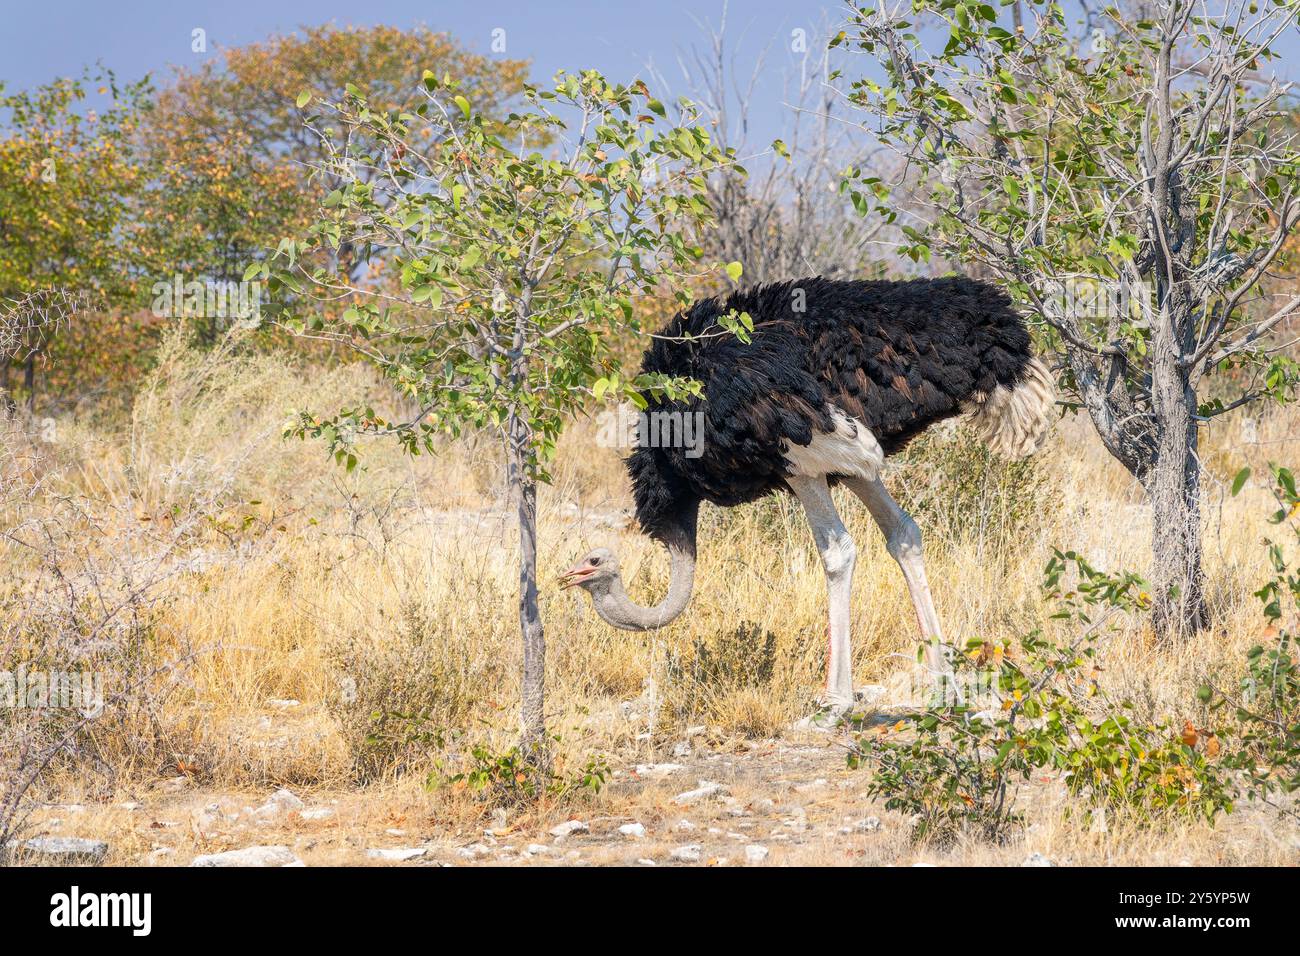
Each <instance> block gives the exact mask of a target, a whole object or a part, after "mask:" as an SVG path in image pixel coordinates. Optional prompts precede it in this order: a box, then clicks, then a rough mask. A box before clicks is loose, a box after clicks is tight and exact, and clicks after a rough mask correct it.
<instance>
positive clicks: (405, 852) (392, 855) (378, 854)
mask: <svg viewBox="0 0 1300 956" xmlns="http://www.w3.org/2000/svg"><path fill="white" fill-rule="evenodd" d="M428 852H429V851H428V850H427V849H426V848H425V847H422V846H403V847H396V848H393V849H386V848H382V847H377V848H375V849H372V850H366V857H367V859H371V860H387V861H388V862H390V863H405V862H406V861H407V860H418V859H419V858H420V857H422V856H424V854H426V853H428Z"/></svg>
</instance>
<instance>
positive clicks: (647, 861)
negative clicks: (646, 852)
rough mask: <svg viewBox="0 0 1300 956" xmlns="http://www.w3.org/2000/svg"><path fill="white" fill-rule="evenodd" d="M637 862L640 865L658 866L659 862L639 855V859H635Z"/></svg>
mask: <svg viewBox="0 0 1300 956" xmlns="http://www.w3.org/2000/svg"><path fill="white" fill-rule="evenodd" d="M637 862H638V863H640V864H641V865H642V866H658V865H659V864H658V863H656V862H655V861H654V860H650V859H647V858H646V857H641V859H639V860H637Z"/></svg>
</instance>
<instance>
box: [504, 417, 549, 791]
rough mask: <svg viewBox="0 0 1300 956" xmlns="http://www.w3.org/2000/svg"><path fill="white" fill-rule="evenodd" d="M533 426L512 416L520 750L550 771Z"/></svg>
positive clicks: (509, 440)
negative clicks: (530, 457)
mask: <svg viewBox="0 0 1300 956" xmlns="http://www.w3.org/2000/svg"><path fill="white" fill-rule="evenodd" d="M530 438H531V436H530V435H529V432H528V425H527V423H526V422H524V421H523V420H521V419H519V418H517V417H516V416H513V415H512V416H511V418H510V425H509V435H508V437H507V445H508V454H509V458H510V460H509V465H508V480H509V484H510V495H511V497H512V499H513V500H514V502H515V507H516V513H517V516H518V521H519V631H520V634H521V635H522V637H523V643H524V675H523V690H522V694H521V697H522V700H521V703H520V745H519V749H520V751H521V753H522V754H523V755H524V757H525V759H526V760H527V761H528V762H529V763H531V764H533V765H534V766H536V767H538V768H539V769H541V770H543V771H549V769H550V747H549V740H548V738H547V735H546V636H545V634H544V633H543V630H542V615H541V611H540V610H539V608H538V606H537V482H536V480H535V479H534V478H533V477H532V475H531V474H530V473H529V471H528V468H527V453H528V448H529V445H530Z"/></svg>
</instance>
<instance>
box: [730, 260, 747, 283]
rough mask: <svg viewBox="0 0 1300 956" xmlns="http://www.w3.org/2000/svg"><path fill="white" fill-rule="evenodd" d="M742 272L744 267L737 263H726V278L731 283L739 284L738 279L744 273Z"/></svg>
mask: <svg viewBox="0 0 1300 956" xmlns="http://www.w3.org/2000/svg"><path fill="white" fill-rule="evenodd" d="M744 271H745V267H744V266H742V265H741V264H740V263H739V262H728V263H727V278H729V279H730V280H731V281H732V282H739V281H740V277H741V275H742V274H743V273H744Z"/></svg>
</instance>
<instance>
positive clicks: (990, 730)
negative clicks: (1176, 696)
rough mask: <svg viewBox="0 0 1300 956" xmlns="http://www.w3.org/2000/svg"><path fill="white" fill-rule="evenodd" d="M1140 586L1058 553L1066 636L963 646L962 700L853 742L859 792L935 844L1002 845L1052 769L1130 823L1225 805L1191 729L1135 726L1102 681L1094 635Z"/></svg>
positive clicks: (1127, 607) (1049, 575) (1049, 578)
mask: <svg viewBox="0 0 1300 956" xmlns="http://www.w3.org/2000/svg"><path fill="white" fill-rule="evenodd" d="M1067 572H1073V573H1072V574H1069V577H1072V578H1074V579H1075V583H1074V585H1073V587H1068V586H1067V585H1066V584H1065V580H1066V578H1067ZM1141 584H1142V582H1141V579H1139V578H1138V577H1136V576H1135V575H1132V574H1121V575H1111V574H1106V573H1104V572H1101V571H1098V570H1096V569H1095V568H1093V567H1091V566H1090V565H1089V564H1088V563H1087V562H1086V561H1084V560H1083V559H1082V558H1080V557H1079V556H1078V555H1076V554H1074V553H1073V552H1071V553H1061V552H1059V551H1058V552H1056V553H1055V555H1054V556H1053V558H1052V560H1051V561H1050V562H1049V563H1048V565H1047V568H1046V574H1045V581H1044V588H1045V590H1046V591H1047V593H1048V596H1049V597H1050V598H1051V599H1053V600H1054V601H1055V602H1056V604H1057V606H1058V608H1059V609H1058V610H1057V612H1056V613H1055V614H1053V618H1054V619H1055V620H1056V621H1058V622H1059V627H1060V628H1061V629H1062V630H1063V631H1064V632H1065V633H1066V635H1067V637H1066V638H1065V639H1064V640H1057V639H1054V638H1053V637H1050V636H1049V635H1048V634H1047V633H1045V632H1044V631H1043V630H1042V629H1039V630H1035V631H1033V632H1032V633H1030V634H1028V635H1026V636H1024V637H1022V638H1020V639H1019V641H1017V642H1015V643H1014V644H1013V642H1011V641H1005V642H1002V643H1000V644H994V643H990V642H986V641H980V640H973V641H971V642H969V643H968V645H967V647H966V651H967V653H966V654H965V655H964V656H959V657H958V659H957V662H956V663H955V665H954V671H955V680H956V681H957V682H958V684H959V685H961V686H964V688H965V700H966V703H965V704H962V705H958V704H955V703H951V702H944V703H942V704H941V705H940V706H935V707H931V708H929V709H927V710H926V711H925V712H923V713H922V714H920V715H918V716H917V717H916V718H915V719H914V720H912V721H911V722H910V730H911V733H910V734H905V733H904V731H907V730H908V729H909V722H908V721H899V722H898V723H897V724H895V725H894V726H893V727H892V728H889V727H886V728H882V730H881V731H880V732H877V733H865V734H863V735H861V736H860V737H859V739H858V741H857V742H856V744H855V746H854V748H853V749H852V751H851V753H850V755H849V762H850V765H851V766H855V767H856V766H862V765H870V766H871V767H872V768H873V769H874V771H875V773H874V775H873V777H872V780H871V783H870V784H869V785H868V788H867V789H868V792H869V793H871V794H873V795H875V796H880V797H883V798H884V800H885V805H886V807H888V808H889V809H893V810H899V811H902V812H904V813H909V814H912V815H914V816H915V817H916V823H917V825H916V828H915V830H914V834H915V836H916V838H918V839H929V840H938V841H940V842H943V841H948V840H951V839H953V838H954V837H956V836H957V835H958V834H959V833H961V832H963V831H967V830H973V831H974V832H976V833H977V834H979V835H980V836H982V837H984V838H986V839H990V840H995V841H1000V840H1002V839H1004V838H1005V837H1006V836H1007V835H1008V834H1009V832H1010V830H1011V828H1012V827H1013V825H1014V824H1015V823H1016V822H1017V821H1018V819H1019V815H1018V812H1017V810H1016V792H1017V786H1018V784H1019V783H1020V782H1022V781H1025V780H1028V779H1029V778H1030V776H1031V774H1032V773H1033V772H1034V771H1036V770H1040V771H1056V772H1060V773H1062V774H1063V777H1064V781H1065V783H1066V786H1067V787H1068V788H1069V790H1070V791H1071V792H1072V793H1074V794H1076V795H1077V796H1080V797H1082V798H1083V799H1084V800H1085V801H1086V802H1088V803H1089V804H1092V805H1098V806H1107V807H1113V808H1117V809H1118V808H1123V809H1126V810H1128V811H1130V815H1131V816H1133V817H1134V818H1135V819H1137V820H1139V821H1152V820H1155V819H1158V818H1163V817H1167V816H1171V815H1177V814H1193V813H1196V814H1203V815H1204V816H1206V817H1208V818H1210V819H1213V818H1214V817H1215V815H1217V814H1218V813H1219V812H1222V811H1225V810H1230V809H1231V793H1230V790H1229V788H1228V786H1227V785H1226V784H1225V782H1224V780H1223V779H1222V777H1221V775H1220V773H1219V772H1218V770H1217V768H1216V767H1215V765H1214V764H1213V763H1212V762H1211V761H1210V759H1209V758H1210V757H1212V756H1213V755H1211V754H1208V753H1207V752H1206V750H1204V749H1203V750H1197V749H1196V744H1197V742H1198V740H1199V738H1200V736H1201V735H1200V734H1198V733H1197V732H1196V731H1195V729H1194V728H1189V727H1185V728H1182V729H1179V728H1176V727H1174V726H1173V725H1171V724H1168V723H1164V722H1151V721H1146V722H1143V721H1137V720H1135V719H1134V718H1133V717H1132V716H1131V711H1132V705H1131V704H1130V703H1129V702H1128V701H1122V700H1121V701H1113V700H1111V699H1110V698H1109V697H1108V695H1107V694H1106V692H1105V690H1104V689H1103V688H1102V686H1101V685H1100V684H1099V683H1098V681H1097V675H1098V673H1099V671H1098V668H1097V665H1096V662H1095V658H1096V656H1097V653H1098V650H1099V641H1100V639H1101V637H1102V636H1103V635H1104V634H1106V633H1108V630H1109V629H1110V628H1112V627H1113V622H1114V621H1115V619H1116V617H1117V616H1119V615H1122V614H1125V613H1128V612H1131V611H1133V610H1137V609H1145V608H1146V606H1147V605H1148V604H1149V601H1150V598H1149V596H1148V595H1147V594H1146V593H1145V592H1144V591H1143V590H1142V588H1141Z"/></svg>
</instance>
